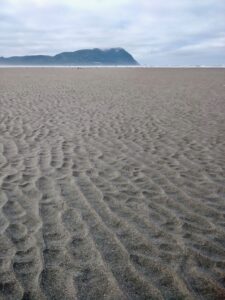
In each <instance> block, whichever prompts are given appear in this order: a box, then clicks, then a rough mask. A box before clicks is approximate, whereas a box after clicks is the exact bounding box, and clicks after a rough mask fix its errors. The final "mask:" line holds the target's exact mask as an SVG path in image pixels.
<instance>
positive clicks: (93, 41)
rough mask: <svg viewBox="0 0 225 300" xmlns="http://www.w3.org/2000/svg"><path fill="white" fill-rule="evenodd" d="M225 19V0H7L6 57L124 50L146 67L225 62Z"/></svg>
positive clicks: (1, 50)
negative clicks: (62, 52)
mask: <svg viewBox="0 0 225 300" xmlns="http://www.w3.org/2000/svg"><path fill="white" fill-rule="evenodd" d="M224 19H225V2H224V1H221V0H204V1H202V0H195V1H194V0H182V1H180V0H171V1H167V2H166V1H163V0H139V1H136V0H104V1H103V0H89V1H84V0H2V1H0V28H1V31H0V40H1V43H0V56H1V55H2V56H11V55H25V54H43V53H44V54H55V53H58V52H61V51H73V50H77V49H81V48H93V47H102V48H109V47H118V46H119V47H124V48H125V49H127V50H128V51H130V52H131V53H132V54H133V55H134V57H135V58H136V59H137V60H139V61H140V62H141V63H143V64H150V65H165V64H166V65H176V64H185V65H186V64H196V63H197V62H199V64H212V63H213V64H217V63H218V64H221V63H223V64H225V55H224V54H223V53H224V52H225V51H224V37H225V22H224ZM203 60H204V61H203Z"/></svg>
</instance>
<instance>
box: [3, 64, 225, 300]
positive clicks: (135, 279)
mask: <svg viewBox="0 0 225 300" xmlns="http://www.w3.org/2000/svg"><path fill="white" fill-rule="evenodd" d="M224 79H225V71H224V70H219V69H218V70H216V69H210V70H198V69H193V70H192V69H187V70H182V69H178V70H176V69H171V70H166V69H158V70H157V69H153V70H150V69H149V70H148V69H118V70H117V69H99V70H97V69H96V70H95V69H80V70H76V69H63V68H60V69H1V70H0V91H1V92H0V299H4V300H19V299H23V300H25V299H26V300H28V299H30V300H38V299H54V300H55V299H60V300H61V299H71V300H72V299H83V300H85V299H99V300H100V299H110V300H120V299H132V300H133V299H153V300H155V299H196V300H197V299H209V300H214V299H221V300H222V299H225V185H224V184H225V117H224V116H225V96H224V95H225V85H224V82H225V80H224Z"/></svg>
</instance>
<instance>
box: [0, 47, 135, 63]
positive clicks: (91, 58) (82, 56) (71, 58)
mask: <svg viewBox="0 0 225 300" xmlns="http://www.w3.org/2000/svg"><path fill="white" fill-rule="evenodd" d="M0 65H16V66H19V65H23V66H24V65H29V66H53V65H54V66H136V65H139V63H138V62H137V61H136V60H135V59H134V58H133V56H132V55H131V54H130V53H128V52H127V51H126V50H124V49H123V48H109V49H98V48H94V49H82V50H77V51H74V52H63V53H59V54H57V55H55V56H49V55H29V56H12V57H0Z"/></svg>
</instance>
